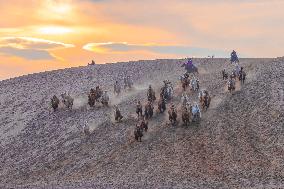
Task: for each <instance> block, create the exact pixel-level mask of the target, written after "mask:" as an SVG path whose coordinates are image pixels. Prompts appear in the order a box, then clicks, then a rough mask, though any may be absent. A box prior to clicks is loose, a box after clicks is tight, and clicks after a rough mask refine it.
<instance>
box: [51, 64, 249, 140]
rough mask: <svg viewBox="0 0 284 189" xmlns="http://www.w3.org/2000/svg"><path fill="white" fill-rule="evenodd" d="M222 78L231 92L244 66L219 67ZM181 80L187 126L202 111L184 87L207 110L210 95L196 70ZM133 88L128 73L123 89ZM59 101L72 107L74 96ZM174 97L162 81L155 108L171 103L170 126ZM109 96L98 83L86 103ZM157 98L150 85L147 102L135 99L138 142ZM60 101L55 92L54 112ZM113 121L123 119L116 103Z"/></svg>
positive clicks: (173, 122)
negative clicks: (143, 102)
mask: <svg viewBox="0 0 284 189" xmlns="http://www.w3.org/2000/svg"><path fill="white" fill-rule="evenodd" d="M222 77H223V80H228V81H227V87H228V91H230V93H232V92H233V91H234V90H235V88H236V87H235V83H236V79H237V78H238V80H239V81H240V82H241V83H244V81H245V77H246V73H245V72H244V70H243V68H242V67H241V68H240V67H239V65H238V64H236V67H235V69H234V70H233V71H232V72H231V73H230V74H228V73H227V72H226V70H225V69H224V70H222ZM180 83H181V86H182V89H183V93H182V96H181V120H182V122H183V124H184V125H185V126H187V125H189V124H190V123H191V122H198V121H200V119H201V110H200V108H199V105H198V103H195V104H191V103H190V101H189V97H188V94H187V93H186V91H187V89H188V88H189V89H190V90H191V91H193V94H198V98H199V104H200V105H201V108H202V110H203V111H206V110H207V109H208V108H209V106H210V102H211V96H210V94H209V91H207V90H200V86H199V80H198V78H197V77H196V73H188V72H186V73H185V74H183V75H182V76H181V77H180ZM121 88H122V87H121V86H120V84H119V82H118V81H116V82H115V84H114V94H116V95H117V96H119V95H120V93H121ZM127 88H128V89H133V82H132V81H131V78H130V76H127V77H126V78H124V89H127ZM61 97H62V103H63V104H64V105H65V106H66V108H68V109H72V106H73V102H74V99H73V98H72V97H71V96H70V95H67V94H66V93H64V94H62V95H61ZM173 97H174V88H173V85H172V83H171V82H170V81H169V80H165V81H164V84H163V86H162V87H161V89H160V91H159V99H158V100H157V111H158V112H159V113H164V112H165V111H166V109H167V104H169V103H170V107H169V109H168V119H169V121H170V124H171V125H173V126H174V125H176V124H177V117H178V112H177V109H176V107H175V105H174V104H173V103H172V100H173ZM109 100H110V98H109V95H108V93H107V91H103V90H102V89H101V88H100V87H99V86H97V87H96V88H95V89H91V90H90V92H89V94H88V104H89V106H90V107H94V106H95V104H96V103H101V104H102V105H103V106H109ZM155 101H156V95H155V91H154V89H153V88H152V86H151V85H150V86H149V88H148V90H147V103H146V105H145V106H144V112H143V107H142V104H141V102H140V101H137V104H136V114H137V117H138V120H139V121H138V123H137V124H136V127H135V129H134V137H135V139H136V140H137V141H141V140H142V137H143V132H147V130H148V120H149V119H151V118H152V117H153V114H154V103H155ZM59 103H60V100H59V99H58V97H57V96H56V95H54V96H53V97H52V99H51V106H52V108H53V110H54V111H56V110H57V109H58V107H59ZM114 118H115V121H117V122H120V121H121V120H122V119H123V116H122V113H121V111H120V109H119V108H118V106H115V112H114ZM83 130H84V133H85V134H86V135H88V134H90V131H89V127H88V126H85V127H84V129H83Z"/></svg>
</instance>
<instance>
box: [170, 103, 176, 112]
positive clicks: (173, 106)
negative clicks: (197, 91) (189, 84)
mask: <svg viewBox="0 0 284 189" xmlns="http://www.w3.org/2000/svg"><path fill="white" fill-rule="evenodd" d="M171 111H172V112H176V109H175V105H174V104H172V105H171Z"/></svg>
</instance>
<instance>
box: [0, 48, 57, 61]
mask: <svg viewBox="0 0 284 189" xmlns="http://www.w3.org/2000/svg"><path fill="white" fill-rule="evenodd" d="M0 53H1V54H5V55H12V56H18V57H21V58H25V59H28V60H52V59H54V57H53V56H52V55H51V54H50V53H49V52H47V51H44V50H35V49H17V48H14V47H0Z"/></svg>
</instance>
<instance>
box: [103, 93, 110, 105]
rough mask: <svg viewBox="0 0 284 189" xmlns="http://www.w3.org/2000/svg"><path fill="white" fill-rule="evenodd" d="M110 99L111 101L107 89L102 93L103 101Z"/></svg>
mask: <svg viewBox="0 0 284 189" xmlns="http://www.w3.org/2000/svg"><path fill="white" fill-rule="evenodd" d="M108 101H109V96H108V94H107V91H105V92H104V94H103V95H102V102H104V103H108Z"/></svg>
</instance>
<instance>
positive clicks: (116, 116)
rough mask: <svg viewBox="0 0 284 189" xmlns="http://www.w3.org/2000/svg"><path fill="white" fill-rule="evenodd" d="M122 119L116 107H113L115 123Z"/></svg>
mask: <svg viewBox="0 0 284 189" xmlns="http://www.w3.org/2000/svg"><path fill="white" fill-rule="evenodd" d="M122 118H123V116H122V115H121V112H120V110H119V108H118V106H115V121H118V120H121V119H122Z"/></svg>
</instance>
